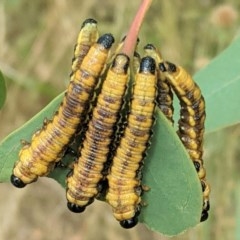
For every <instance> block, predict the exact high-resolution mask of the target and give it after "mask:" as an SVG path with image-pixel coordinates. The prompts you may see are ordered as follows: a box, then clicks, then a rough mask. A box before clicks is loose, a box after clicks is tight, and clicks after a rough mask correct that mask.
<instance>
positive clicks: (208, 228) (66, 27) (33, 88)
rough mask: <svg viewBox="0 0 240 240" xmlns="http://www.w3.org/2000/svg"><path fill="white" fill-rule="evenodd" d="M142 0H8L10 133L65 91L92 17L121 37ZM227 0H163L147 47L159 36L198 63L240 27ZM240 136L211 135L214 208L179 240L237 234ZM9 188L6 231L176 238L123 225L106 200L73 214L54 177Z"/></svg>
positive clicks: (4, 34)
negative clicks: (82, 33) (83, 26)
mask: <svg viewBox="0 0 240 240" xmlns="http://www.w3.org/2000/svg"><path fill="white" fill-rule="evenodd" d="M138 2H139V1H129V0H128V1H127V0H122V1H118V2H116V1H110V0H105V1H98V0H87V1H73V0H68V1H67V0H55V1H50V0H35V1H34V4H33V3H32V2H31V1H28V0H19V1H13V0H5V1H4V0H2V1H0V69H1V70H2V71H3V73H4V74H5V75H6V76H7V87H8V97H7V102H6V104H5V107H4V109H3V110H2V111H1V112H0V125H1V131H0V139H3V138H4V137H5V136H6V135H7V134H8V133H10V132H11V131H12V130H14V129H16V128H17V127H19V126H21V125H22V124H23V123H24V122H25V121H27V120H28V119H29V118H30V117H31V116H33V115H34V114H35V113H37V112H38V111H39V110H40V109H41V108H42V107H43V106H45V105H46V104H47V103H48V102H49V101H50V100H51V99H52V98H53V97H54V96H56V95H57V94H58V93H60V92H61V91H63V90H64V88H65V86H66V83H67V81H68V75H69V71H70V64H71V57H72V52H73V46H74V43H75V39H76V36H77V33H78V30H79V28H80V25H81V22H82V21H83V20H84V19H85V18H87V17H93V18H95V19H97V20H98V21H99V29H100V31H101V32H102V33H104V32H112V33H113V34H114V35H115V36H116V40H118V39H120V38H121V37H122V36H123V35H124V34H125V33H126V30H127V28H128V26H129V23H130V21H131V19H132V17H133V13H134V11H135V9H136V7H137V5H138ZM221 2H222V1H209V0H204V1H191V0H185V1H173V0H172V1H169V0H161V1H160V0H158V1H154V3H153V6H152V8H151V9H150V12H149V14H148V15H147V17H146V21H145V23H144V25H143V27H142V31H141V34H140V39H141V42H140V47H142V46H143V45H145V44H146V43H148V42H151V43H154V44H155V45H157V46H158V47H160V49H161V51H162V53H163V55H164V57H165V58H166V59H168V60H171V61H173V62H176V63H179V64H181V65H183V66H185V67H186V68H188V69H189V70H190V71H191V72H192V73H193V72H195V71H196V70H197V69H199V68H201V67H203V65H204V64H206V63H207V62H208V61H209V60H210V59H212V58H213V57H214V56H215V55H217V53H219V52H220V51H221V50H222V49H224V48H225V47H226V46H227V45H228V44H229V43H230V42H231V40H232V39H233V38H234V36H235V34H236V33H237V31H238V25H239V16H238V12H239V9H240V3H239V2H238V1H237V0H232V1H228V8H227V10H226V6H225V12H224V13H223V12H220V13H219V7H218V5H220V4H221ZM231 4H232V5H231ZM229 6H230V7H229ZM229 9H230V10H229ZM219 14H223V15H224V19H225V21H227V23H226V22H225V23H223V22H222V21H224V19H223V18H221V21H219ZM210 29H211V30H210ZM239 138H240V127H239V126H237V127H232V128H229V129H226V130H224V131H221V132H219V133H215V134H212V135H211V136H208V138H207V141H206V166H207V168H208V176H209V177H208V179H209V182H211V185H212V189H213V191H212V210H211V217H210V219H209V221H207V222H206V223H204V224H201V225H199V226H198V227H196V228H195V229H193V230H190V231H188V232H187V233H185V234H184V235H182V236H179V237H176V238H173V239H189V240H200V239H218V240H221V239H222V240H225V239H236V236H235V232H236V229H237V226H238V225H237V224H239V223H238V222H237V221H239V216H238V218H237V215H239V214H240V213H238V212H237V211H239V210H238V208H237V200H239V194H238V193H237V192H236V189H239V185H237V184H238V181H239V178H238V174H237V170H238V169H240V168H239V167H240V166H239V163H238V162H237V159H238V158H239V153H240V148H239V147H238V145H239V144H237V143H239V142H240V141H239V140H240V139H239ZM216 139H218V144H217V145H216V144H215V143H216ZM219 139H220V140H219ZM0 192H1V197H0V212H1V214H0V240H21V239H32V240H41V239H44V240H47V239H54V240H57V239H67V240H77V239H78V240H81V239H84V240H91V239H98V240H101V239H103V240H108V239H109V240H110V239H113V238H114V239H118V240H121V239H132V240H141V239H153V240H154V239H156V240H157V239H158V240H165V239H167V238H165V237H162V236H160V235H159V234H156V233H153V232H151V231H149V230H148V229H146V228H145V226H143V225H141V224H139V225H138V226H137V227H136V228H134V229H132V230H128V231H126V230H123V229H121V228H120V226H119V224H118V223H117V222H116V221H115V220H114V219H113V217H112V214H111V211H110V209H109V208H108V207H107V206H106V205H105V204H103V203H99V202H96V203H94V204H93V205H92V206H91V207H89V208H88V210H87V211H86V212H85V213H83V214H81V215H76V214H72V213H70V212H69V211H68V210H67V209H66V202H65V191H64V189H62V188H61V187H60V186H59V185H58V184H57V183H56V182H54V181H52V180H49V179H41V180H40V181H39V182H38V183H36V184H32V185H30V186H28V187H27V188H26V189H22V190H18V189H15V188H13V187H12V186H10V184H8V183H6V184H1V185H0ZM238 227H239V226H238Z"/></svg>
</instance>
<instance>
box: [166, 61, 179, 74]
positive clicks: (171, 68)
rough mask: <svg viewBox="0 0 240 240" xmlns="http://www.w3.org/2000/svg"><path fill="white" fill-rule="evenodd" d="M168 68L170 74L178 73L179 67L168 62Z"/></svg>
mask: <svg viewBox="0 0 240 240" xmlns="http://www.w3.org/2000/svg"><path fill="white" fill-rule="evenodd" d="M166 64H167V68H168V71H169V72H176V71H177V66H176V65H175V64H174V63H171V62H166Z"/></svg>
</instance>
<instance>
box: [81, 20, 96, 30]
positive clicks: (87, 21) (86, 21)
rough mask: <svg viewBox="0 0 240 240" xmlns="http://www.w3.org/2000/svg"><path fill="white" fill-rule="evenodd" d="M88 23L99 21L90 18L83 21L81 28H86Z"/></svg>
mask: <svg viewBox="0 0 240 240" xmlns="http://www.w3.org/2000/svg"><path fill="white" fill-rule="evenodd" d="M87 24H97V21H96V20H95V19H93V18H88V19H86V20H85V21H84V22H83V23H82V27H81V28H84V27H85V26H86V25H87Z"/></svg>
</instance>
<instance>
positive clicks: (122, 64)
mask: <svg viewBox="0 0 240 240" xmlns="http://www.w3.org/2000/svg"><path fill="white" fill-rule="evenodd" d="M129 61H130V59H129V57H128V56H127V55H126V54H124V53H119V54H117V55H116V57H115V58H114V59H113V63H112V67H113V68H115V67H117V68H120V69H119V70H120V71H122V70H123V71H124V73H127V71H128V67H129Z"/></svg>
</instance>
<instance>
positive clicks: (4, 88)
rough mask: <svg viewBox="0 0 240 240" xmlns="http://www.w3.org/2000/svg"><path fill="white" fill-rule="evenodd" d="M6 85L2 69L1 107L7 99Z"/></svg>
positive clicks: (0, 82)
mask: <svg viewBox="0 0 240 240" xmlns="http://www.w3.org/2000/svg"><path fill="white" fill-rule="evenodd" d="M6 91H7V90H6V85H5V80H4V76H3V74H2V73H1V71H0V109H1V108H2V107H3V105H4V103H5V100H6Z"/></svg>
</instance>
